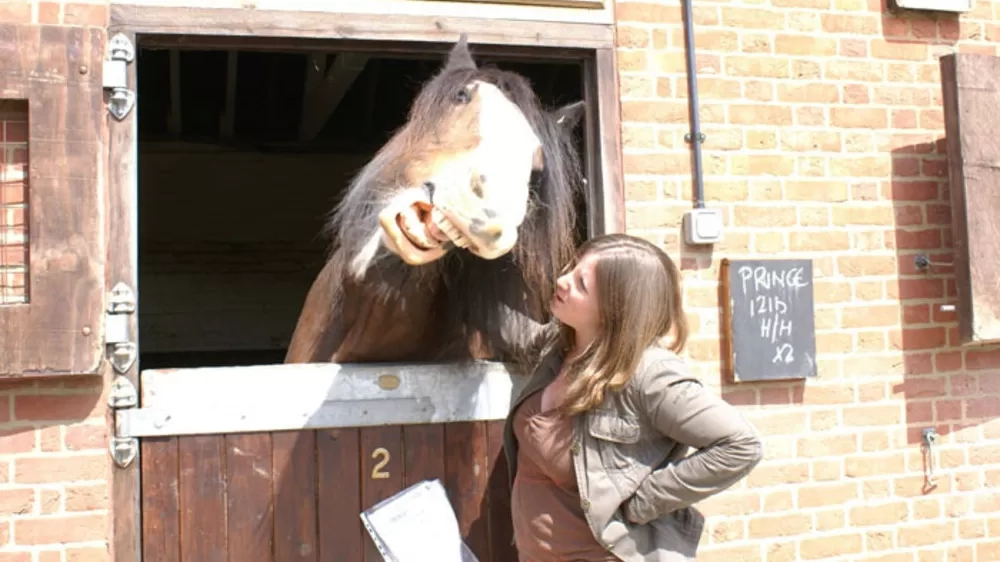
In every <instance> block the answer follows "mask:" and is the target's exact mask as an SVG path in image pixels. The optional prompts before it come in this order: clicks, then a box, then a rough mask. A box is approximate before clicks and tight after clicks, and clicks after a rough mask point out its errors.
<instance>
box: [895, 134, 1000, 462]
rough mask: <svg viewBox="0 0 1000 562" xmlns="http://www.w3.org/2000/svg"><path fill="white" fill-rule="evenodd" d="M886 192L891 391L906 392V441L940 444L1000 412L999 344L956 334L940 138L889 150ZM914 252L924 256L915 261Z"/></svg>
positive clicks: (965, 437)
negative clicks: (895, 370)
mask: <svg viewBox="0 0 1000 562" xmlns="http://www.w3.org/2000/svg"><path fill="white" fill-rule="evenodd" d="M888 195H889V197H890V198H891V199H892V202H893V208H894V213H895V229H894V231H893V232H891V233H887V240H886V245H887V247H891V248H894V249H895V252H896V267H897V272H898V282H897V285H896V286H895V287H892V286H889V287H887V291H888V292H889V294H888V295H887V296H888V298H889V299H890V300H891V299H893V297H894V295H893V294H892V291H893V290H895V291H896V292H897V294H898V300H899V308H900V311H899V314H900V326H899V329H898V330H892V331H890V337H889V342H888V344H889V349H890V351H899V352H901V353H902V358H903V362H902V365H901V366H900V367H901V369H902V371H903V382H902V383H901V384H895V385H893V386H892V387H891V388H890V389H889V391H890V393H891V395H893V396H902V397H903V399H904V400H905V404H906V414H905V416H906V420H905V423H906V441H907V443H909V444H911V445H919V444H921V443H923V439H924V431H925V430H928V429H934V431H935V432H936V433H937V435H939V436H941V437H943V438H944V439H942V440H940V441H939V443H941V445H942V446H944V447H947V444H949V443H960V442H969V441H976V440H978V439H979V438H980V435H979V432H978V431H977V429H976V428H977V427H978V426H980V425H982V424H985V423H986V422H988V421H990V420H991V419H993V418H995V417H997V416H998V415H1000V397H997V396H996V394H997V392H998V391H1000V381H998V380H997V377H996V375H997V374H998V372H997V371H998V369H1000V346H996V345H992V346H969V347H963V346H962V344H961V341H960V339H959V335H958V327H957V320H958V318H957V315H956V312H955V311H954V309H953V307H955V306H956V305H957V292H956V285H955V274H954V267H953V265H952V264H953V260H954V250H953V247H952V217H951V204H950V197H951V195H950V192H949V185H948V161H947V156H946V151H945V144H944V139H943V138H942V139H938V140H936V141H928V142H920V143H916V144H911V145H907V146H901V147H899V148H896V149H894V150H893V151H892V182H891V189H890V193H889V194H888ZM920 258H926V260H927V262H929V263H928V264H923V267H921V265H920V264H918V261H919V259H920ZM991 374H992V376H990V375H991ZM946 453H947V451H946V450H942V451H941V455H942V458H941V460H940V464H941V465H942V468H946V467H947V465H949V464H954V463H950V462H949V460H948V458H947V454H946ZM957 453H959V456H961V451H958V452H957ZM955 461H956V462H959V461H962V459H955Z"/></svg>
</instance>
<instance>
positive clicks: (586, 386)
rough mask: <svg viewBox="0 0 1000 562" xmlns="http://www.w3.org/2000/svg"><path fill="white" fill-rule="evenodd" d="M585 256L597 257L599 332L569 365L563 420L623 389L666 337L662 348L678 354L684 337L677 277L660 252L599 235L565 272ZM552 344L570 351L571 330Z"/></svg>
mask: <svg viewBox="0 0 1000 562" xmlns="http://www.w3.org/2000/svg"><path fill="white" fill-rule="evenodd" d="M588 255H593V256H595V257H596V263H595V265H594V276H595V288H596V293H597V303H598V310H599V314H600V321H601V329H600V332H599V334H598V336H597V339H595V340H594V341H593V342H592V343H591V344H590V345H589V346H588V347H587V348H586V349H584V350H582V352H581V353H579V354H578V355H577V356H576V357H575V358H572V359H570V361H571V363H570V364H569V365H568V372H567V376H568V377H569V381H570V384H569V388H568V389H567V391H566V396H565V398H564V400H563V404H562V406H561V408H560V409H561V411H562V412H563V413H564V414H567V415H574V414H579V413H581V412H586V411H588V410H591V409H593V408H594V407H596V406H598V405H600V404H601V403H602V402H603V401H604V399H605V397H606V394H607V392H608V391H612V392H613V391H617V390H620V389H621V388H622V387H624V386H625V384H626V383H628V381H629V380H631V378H632V376H633V375H634V374H635V371H636V369H637V368H638V365H639V361H640V359H641V358H642V353H643V351H645V350H646V349H647V348H649V347H650V346H653V345H654V344H658V343H661V342H663V340H664V339H665V338H667V337H668V336H669V337H670V339H671V341H670V342H669V343H668V344H667V345H666V347H667V348H668V349H670V350H672V351H674V352H678V353H679V352H680V351H681V350H682V349H683V348H684V345H685V343H686V342H687V337H688V326H687V319H686V317H685V315H684V309H683V303H682V300H683V298H682V289H681V276H680V271H679V270H678V269H677V266H676V265H675V264H674V262H673V260H671V259H670V256H668V255H667V254H666V253H665V252H664V251H663V250H661V249H660V248H658V247H657V246H656V245H654V244H652V243H651V242H649V241H647V240H644V239H642V238H637V237H635V236H630V235H627V234H607V235H602V236H598V237H595V238H592V239H590V240H588V241H587V242H585V243H584V244H583V245H581V246H580V248H579V250H578V251H577V257H576V260H574V261H573V262H571V263H569V264H567V265H566V268H565V270H564V271H569V270H571V269H572V268H573V267H575V264H576V262H578V261H579V260H580V259H582V258H583V257H584V256H588ZM552 343H553V344H555V345H558V346H560V347H561V348H562V349H563V350H567V351H568V350H569V349H570V348H571V347H572V346H573V343H574V332H573V329H572V328H570V327H569V326H565V325H561V324H560V326H559V331H558V333H557V334H555V337H554V341H553V342H552Z"/></svg>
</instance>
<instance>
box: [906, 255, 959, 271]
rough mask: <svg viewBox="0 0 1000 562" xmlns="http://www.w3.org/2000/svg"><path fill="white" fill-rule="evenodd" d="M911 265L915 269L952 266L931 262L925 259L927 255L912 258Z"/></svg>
mask: <svg viewBox="0 0 1000 562" xmlns="http://www.w3.org/2000/svg"><path fill="white" fill-rule="evenodd" d="M913 265H915V266H917V269H927V268H929V267H951V266H952V265H954V264H952V263H950V262H949V263H943V262H933V261H931V260H930V258H928V257H927V254H917V255H916V256H914V257H913Z"/></svg>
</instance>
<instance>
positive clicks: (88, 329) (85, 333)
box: [83, 326, 90, 336]
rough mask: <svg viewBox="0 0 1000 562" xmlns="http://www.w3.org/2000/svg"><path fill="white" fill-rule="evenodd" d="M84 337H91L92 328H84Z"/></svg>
mask: <svg viewBox="0 0 1000 562" xmlns="http://www.w3.org/2000/svg"><path fill="white" fill-rule="evenodd" d="M83 335H85V336H89V335H90V326H84V327H83Z"/></svg>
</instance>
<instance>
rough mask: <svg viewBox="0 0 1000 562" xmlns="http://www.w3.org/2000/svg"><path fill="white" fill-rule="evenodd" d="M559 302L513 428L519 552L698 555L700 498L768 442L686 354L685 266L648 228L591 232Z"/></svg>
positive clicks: (561, 560) (560, 283)
mask: <svg viewBox="0 0 1000 562" xmlns="http://www.w3.org/2000/svg"><path fill="white" fill-rule="evenodd" d="M552 314H553V316H554V317H555V320H556V321H555V322H554V325H553V330H552V332H553V333H552V334H551V336H550V337H549V341H548V342H547V345H546V348H545V351H544V352H543V355H542V358H541V361H540V363H539V365H538V367H537V368H536V369H535V372H534V374H533V376H532V378H531V380H530V381H529V382H528V383H527V386H526V387H525V389H524V390H523V391H522V392H521V394H520V396H518V398H517V399H516V400H515V401H514V404H513V407H512V408H511V413H510V414H509V415H508V417H507V423H506V427H505V433H504V450H505V453H506V455H507V461H508V466H509V467H510V473H511V478H512V486H513V489H512V498H511V499H512V514H513V524H514V538H515V544H516V545H517V549H518V553H519V557H520V561H521V562H579V561H585V562H611V561H618V560H623V561H625V562H638V561H643V562H654V561H655V562H674V561H689V560H693V559H694V556H695V552H696V550H697V547H698V542H699V540H700V537H701V533H702V527H703V525H704V518H703V517H702V516H701V514H700V513H699V512H698V511H697V510H696V509H694V508H693V507H691V506H692V504H694V503H695V502H698V501H700V500H703V499H705V498H707V497H709V496H711V495H713V494H717V493H719V492H721V491H722V490H725V489H726V488H729V487H730V486H732V485H733V484H735V483H736V482H738V481H739V480H740V479H742V478H743V477H745V476H746V475H747V474H748V473H749V472H750V470H751V469H753V468H754V467H755V466H756V465H757V463H758V462H760V459H761V455H762V452H761V451H762V448H761V443H760V439H759V438H758V436H757V433H756V431H755V430H754V428H753V427H752V426H751V425H750V424H749V423H748V422H747V421H746V420H744V419H743V417H742V416H741V415H740V414H739V412H738V411H736V410H735V409H734V408H733V407H731V406H730V405H729V404H728V403H726V402H724V401H723V400H721V399H720V398H719V397H718V396H716V395H715V394H713V393H712V392H711V391H709V390H707V389H705V388H704V387H703V386H702V385H701V383H700V382H699V381H698V380H697V379H695V378H694V377H693V376H692V375H691V374H690V372H689V370H688V368H687V367H686V366H685V364H684V362H683V360H681V359H680V358H679V357H678V356H677V354H676V353H677V352H679V351H680V350H681V349H682V348H683V346H684V343H685V340H686V339H687V325H686V323H685V318H684V312H683V310H682V306H681V287H680V275H679V273H678V270H677V268H676V267H675V266H674V263H673V262H672V261H671V260H670V258H669V257H668V256H667V255H666V254H665V253H664V252H663V251H662V250H660V249H659V248H657V247H656V246H655V245H653V244H651V243H649V242H646V241H645V240H642V239H640V238H636V237H633V236H628V235H622V234H612V235H605V236H600V237H597V238H594V239H591V240H589V241H588V242H587V243H585V244H584V245H583V246H582V247H581V248H580V249H579V251H578V252H577V259H576V261H575V263H571V264H569V265H568V266H567V268H566V270H565V271H564V274H563V275H562V276H561V277H560V278H559V279H558V280H557V282H556V290H555V294H554V296H553V300H552ZM667 336H671V337H672V340H673V341H672V342H671V344H670V345H669V346H668V348H661V347H659V346H658V343H659V342H661V341H663V340H664V339H665V338H666V337H667ZM690 448H694V449H695V450H696V451H695V452H694V454H692V455H690V456H686V455H687V453H688V452H689V450H690Z"/></svg>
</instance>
